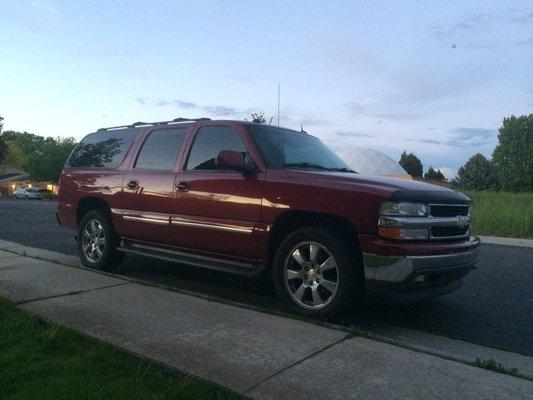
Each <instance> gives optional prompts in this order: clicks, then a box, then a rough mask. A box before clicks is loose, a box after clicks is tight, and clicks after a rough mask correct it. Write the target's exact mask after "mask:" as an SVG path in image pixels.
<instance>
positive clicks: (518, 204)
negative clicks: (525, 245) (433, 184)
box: [466, 192, 533, 238]
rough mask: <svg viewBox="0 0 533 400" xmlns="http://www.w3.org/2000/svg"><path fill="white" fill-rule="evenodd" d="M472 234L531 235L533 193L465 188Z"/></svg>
mask: <svg viewBox="0 0 533 400" xmlns="http://www.w3.org/2000/svg"><path fill="white" fill-rule="evenodd" d="M466 194H467V195H468V196H470V197H471V198H472V201H473V209H472V212H473V223H472V229H473V231H474V234H477V235H488V236H507V237H521V238H533V193H532V192H530V193H505V192H467V193H466Z"/></svg>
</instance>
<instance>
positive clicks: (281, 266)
mask: <svg viewBox="0 0 533 400" xmlns="http://www.w3.org/2000/svg"><path fill="white" fill-rule="evenodd" d="M359 260H360V257H359V256H358V249H357V247H356V244H355V243H347V241H346V240H343V239H342V238H341V237H339V236H338V235H336V234H335V233H333V232H330V231H329V230H325V229H323V228H320V227H308V228H303V229H300V230H298V231H295V232H293V233H292V234H290V235H289V236H288V237H287V238H286V239H285V240H284V241H283V243H282V244H281V245H280V247H279V249H278V251H277V254H276V257H275V260H274V271H273V272H274V286H275V288H276V292H277V294H278V296H279V298H280V299H281V300H282V302H283V303H284V304H285V305H286V306H287V308H289V309H290V310H292V311H295V312H297V313H299V314H302V315H306V316H311V317H318V318H322V317H326V316H335V315H340V314H343V313H344V312H345V311H347V309H348V308H349V307H350V306H352V305H354V302H355V300H356V298H357V295H359V294H360V293H361V292H362V281H363V278H362V268H361V264H360V261H359Z"/></svg>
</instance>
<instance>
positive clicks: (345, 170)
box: [330, 167, 357, 174]
mask: <svg viewBox="0 0 533 400" xmlns="http://www.w3.org/2000/svg"><path fill="white" fill-rule="evenodd" d="M330 170H332V171H337V172H351V173H354V174H357V172H355V171H354V170H353V169H350V168H346V167H342V168H330Z"/></svg>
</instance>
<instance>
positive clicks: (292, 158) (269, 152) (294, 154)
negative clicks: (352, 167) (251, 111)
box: [246, 125, 349, 170]
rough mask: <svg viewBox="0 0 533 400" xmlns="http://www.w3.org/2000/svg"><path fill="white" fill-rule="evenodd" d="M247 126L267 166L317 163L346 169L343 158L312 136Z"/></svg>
mask: <svg viewBox="0 0 533 400" xmlns="http://www.w3.org/2000/svg"><path fill="white" fill-rule="evenodd" d="M246 129H247V130H248V132H249V133H250V135H251V136H252V139H253V140H254V142H255V144H256V145H257V148H258V149H259V152H260V153H261V157H262V158H263V161H264V162H265V164H266V165H267V167H269V168H275V167H276V166H278V165H279V166H280V167H282V168H313V166H316V167H317V168H318V167H323V169H331V170H344V169H346V170H349V167H348V166H347V165H346V163H345V162H344V161H342V160H341V159H340V158H339V157H338V156H337V155H336V154H335V153H334V152H333V151H332V150H330V149H329V148H328V147H327V146H326V145H325V144H324V143H322V142H321V141H320V140H319V139H318V138H316V137H314V136H311V135H308V134H306V133H303V132H297V131H292V130H289V129H282V128H279V129H278V128H277V127H273V126H268V125H248V126H247V128H246ZM278 143H279V147H278ZM278 149H279V151H278ZM278 159H279V162H278ZM318 169H321V168H318Z"/></svg>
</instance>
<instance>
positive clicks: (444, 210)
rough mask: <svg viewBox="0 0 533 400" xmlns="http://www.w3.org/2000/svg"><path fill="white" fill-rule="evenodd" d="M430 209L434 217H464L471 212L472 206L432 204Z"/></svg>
mask: <svg viewBox="0 0 533 400" xmlns="http://www.w3.org/2000/svg"><path fill="white" fill-rule="evenodd" d="M429 209H430V213H431V216H432V217H457V216H463V217H464V216H466V215H468V213H469V212H470V206H469V205H465V204H431V205H430V206H429Z"/></svg>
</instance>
